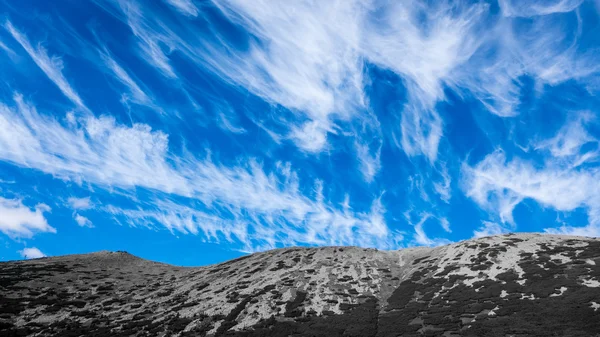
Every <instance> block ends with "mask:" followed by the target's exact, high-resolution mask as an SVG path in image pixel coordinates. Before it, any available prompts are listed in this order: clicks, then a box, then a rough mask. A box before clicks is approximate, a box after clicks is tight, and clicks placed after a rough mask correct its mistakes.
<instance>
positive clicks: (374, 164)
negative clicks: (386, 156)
mask: <svg viewBox="0 0 600 337" xmlns="http://www.w3.org/2000/svg"><path fill="white" fill-rule="evenodd" d="M355 147H356V157H357V159H358V161H359V164H360V166H359V168H360V172H361V173H362V175H363V178H364V179H365V181H366V182H369V183H370V182H372V181H373V179H374V178H375V176H376V175H377V173H378V172H379V170H380V169H381V144H380V145H379V146H378V147H377V149H376V150H375V151H371V149H370V148H369V145H368V144H360V143H358V142H357V143H355ZM372 152H375V153H372Z"/></svg>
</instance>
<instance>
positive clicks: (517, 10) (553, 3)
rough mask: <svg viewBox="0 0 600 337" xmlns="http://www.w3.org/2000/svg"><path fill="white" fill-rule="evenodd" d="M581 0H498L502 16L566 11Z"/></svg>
mask: <svg viewBox="0 0 600 337" xmlns="http://www.w3.org/2000/svg"><path fill="white" fill-rule="evenodd" d="M582 3H583V0H544V1H519V0H499V1H498V4H499V5H500V8H501V9H502V14H503V15H504V16H516V17H519V16H522V17H531V16H538V15H549V14H556V13H567V12H571V11H573V10H575V9H577V8H578V7H579V6H580V5H581V4H582Z"/></svg>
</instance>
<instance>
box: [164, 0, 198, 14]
mask: <svg viewBox="0 0 600 337" xmlns="http://www.w3.org/2000/svg"><path fill="white" fill-rule="evenodd" d="M167 2H168V3H169V5H171V6H173V7H174V8H175V9H177V10H178V11H179V12H180V13H181V14H184V15H187V16H192V17H195V16H198V7H196V5H194V3H193V2H192V0H167Z"/></svg>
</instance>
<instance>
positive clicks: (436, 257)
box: [0, 234, 600, 336]
mask: <svg viewBox="0 0 600 337" xmlns="http://www.w3.org/2000/svg"><path fill="white" fill-rule="evenodd" d="M0 287H2V290H3V292H4V293H6V294H8V296H5V295H2V296H3V298H2V299H3V300H4V301H3V303H10V304H7V305H5V304H2V305H0V333H2V332H3V330H2V329H3V328H4V329H5V331H8V332H10V333H21V334H24V335H36V333H44V334H46V335H48V334H49V335H64V333H65V332H66V331H76V332H77V333H80V335H81V334H85V335H97V336H101V335H122V336H160V335H163V336H171V335H172V336H224V335H228V336H229V335H231V336H287V335H298V336H336V335H338V336H397V335H400V336H420V335H434V336H435V335H439V336H462V335H467V336H476V335H481V334H482V333H483V334H485V335H490V336H495V335H497V336H509V335H515V336H519V335H523V336H526V335H536V334H538V333H543V331H540V329H542V328H541V326H543V325H544V324H546V327H548V328H550V327H551V328H552V329H553V331H558V332H560V331H562V332H564V333H567V334H569V335H574V336H578V335H580V336H584V335H585V336H593V335H594V334H600V310H599V309H600V240H599V239H595V238H586V237H576V236H557V235H546V234H507V235H498V236H491V237H483V238H478V239H472V240H466V241H461V242H458V243H454V244H450V245H446V246H440V247H434V248H427V247H415V248H408V249H400V250H395V251H384V250H376V249H369V248H360V247H344V246H335V247H308V248H307V247H291V248H281V249H276V250H271V251H267V252H261V253H255V254H251V255H246V256H242V257H240V258H237V259H233V260H230V261H227V262H224V263H220V264H215V265H209V266H202V267H177V266H172V265H168V264H162V263H156V262H152V261H148V260H144V259H141V258H138V257H135V256H134V255H131V254H129V253H125V252H113V253H108V252H100V253H92V254H88V255H66V256H61V257H51V258H42V259H36V260H28V261H12V262H4V263H2V264H0ZM32 291H33V293H31V292H32ZM53 301H54V302H53ZM73 301H75V303H74V302H73ZM77 301H79V302H77ZM550 309H551V310H554V311H555V313H554V314H553V313H552V312H548V310H550ZM7 312H10V314H9V313H7ZM535 312H538V314H539V315H537V316H536V314H535ZM558 314H560V315H558ZM544 315H546V316H547V317H544ZM561 315H562V317H570V319H571V320H570V321H566V320H564V319H562V318H561ZM565 315H566V316H565ZM573 315H575V316H573ZM549 317H552V318H553V320H554V322H552V321H550V322H545V323H544V324H541V323H540V324H537V323H539V322H542V321H544V320H546V319H547V318H549ZM535 322H537V323H536V324H533V323H535ZM508 323H510V324H508ZM559 323H560V324H559ZM506 325H508V326H509V327H508V328H502V326H506ZM538 325H539V326H538ZM561 326H562V328H561ZM67 328H68V329H67ZM507 329H508V330H507ZM536 329H537V330H536ZM546 332H547V331H546ZM74 335H77V334H76V333H75V334H74ZM539 335H542V334H539Z"/></svg>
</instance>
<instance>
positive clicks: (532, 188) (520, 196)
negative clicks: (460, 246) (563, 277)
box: [463, 113, 600, 236]
mask: <svg viewBox="0 0 600 337" xmlns="http://www.w3.org/2000/svg"><path fill="white" fill-rule="evenodd" d="M589 118H590V115H589V114H586V113H583V114H579V115H578V117H577V118H573V119H572V120H571V121H569V122H568V123H567V124H565V125H564V126H563V127H562V128H561V129H559V130H558V132H557V133H556V135H555V136H554V137H552V138H550V139H547V140H544V141H541V142H539V143H538V147H537V151H539V152H541V153H542V154H544V158H545V159H544V165H543V166H541V167H540V165H534V163H533V162H531V161H529V160H526V159H523V158H519V157H517V158H512V159H508V158H507V157H506V154H505V153H504V152H502V151H496V152H494V153H492V154H490V155H488V156H486V157H485V158H484V159H483V160H482V161H481V162H479V163H478V164H476V165H475V166H474V167H470V166H467V165H465V166H464V167H463V174H464V176H463V181H464V185H465V190H466V194H467V196H469V197H471V198H472V199H473V200H474V201H475V202H476V203H477V204H478V205H480V206H481V207H483V208H484V209H486V210H488V211H490V212H491V213H492V214H496V215H497V216H498V218H499V220H500V221H501V222H504V223H509V224H512V225H513V226H514V225H515V222H514V219H513V215H512V214H513V210H514V208H515V206H516V205H518V204H519V203H520V202H522V201H523V200H524V199H533V200H535V201H536V202H538V203H539V204H541V205H543V206H545V207H551V208H553V209H555V210H557V211H564V212H571V211H574V210H576V209H578V208H583V209H585V210H586V211H587V215H588V221H589V223H588V225H587V226H586V227H583V226H582V227H577V226H563V227H561V228H560V229H556V228H548V231H551V232H563V233H579V234H585V235H594V236H598V235H600V183H599V181H600V171H599V170H598V168H597V165H593V163H595V162H596V163H597V161H598V160H597V156H598V146H597V145H598V139H596V138H594V137H592V136H591V135H590V134H589V133H588V131H587V129H586V124H587V123H589V121H590V120H589ZM586 144H587V145H593V144H595V146H591V147H589V148H586V147H584V145H586ZM583 164H588V165H586V166H585V167H581V166H582V165H583ZM589 164H592V165H589Z"/></svg>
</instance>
